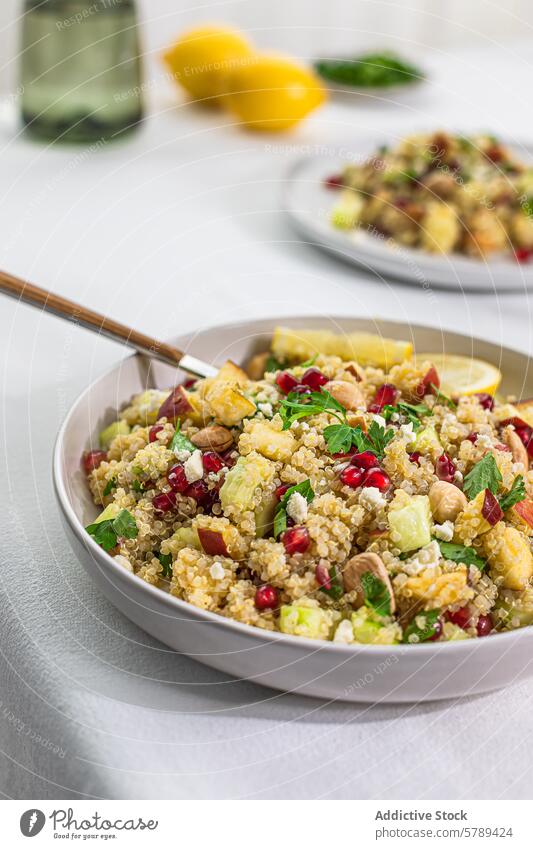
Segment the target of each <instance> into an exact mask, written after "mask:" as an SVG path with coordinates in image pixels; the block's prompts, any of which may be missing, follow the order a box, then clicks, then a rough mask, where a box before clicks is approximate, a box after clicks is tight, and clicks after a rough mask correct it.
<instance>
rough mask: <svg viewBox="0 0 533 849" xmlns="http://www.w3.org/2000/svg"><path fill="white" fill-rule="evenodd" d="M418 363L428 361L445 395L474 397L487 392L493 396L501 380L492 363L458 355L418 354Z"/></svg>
mask: <svg viewBox="0 0 533 849" xmlns="http://www.w3.org/2000/svg"><path fill="white" fill-rule="evenodd" d="M416 359H417V361H418V362H422V361H423V360H430V361H431V362H432V363H433V365H434V366H435V368H436V369H437V372H438V375H439V377H440V388H441V389H442V391H443V392H444V393H445V394H446V395H474V394H475V393H476V392H488V393H489V395H494V393H495V392H496V390H497V389H498V386H499V385H500V383H501V380H502V373H501V371H500V370H499V368H497V367H496V366H494V365H492V363H487V362H486V361H485V360H476V359H475V358H474V357H463V356H460V355H459V354H443V353H442V352H441V353H439V354H431V353H429V354H425V353H422V354H418V353H417V355H416Z"/></svg>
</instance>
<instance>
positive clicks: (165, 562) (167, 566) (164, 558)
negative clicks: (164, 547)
mask: <svg viewBox="0 0 533 849" xmlns="http://www.w3.org/2000/svg"><path fill="white" fill-rule="evenodd" d="M156 557H157V559H158V560H159V562H160V563H161V566H162V567H163V577H164V578H171V577H172V555H171V554H161V552H159V554H157V555H156Z"/></svg>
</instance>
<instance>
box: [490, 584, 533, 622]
mask: <svg viewBox="0 0 533 849" xmlns="http://www.w3.org/2000/svg"><path fill="white" fill-rule="evenodd" d="M496 610H497V611H498V616H500V617H501V618H502V619H503V622H504V624H505V625H506V626H509V625H510V624H511V621H512V620H513V619H517V620H518V623H519V625H518V627H519V628H522V627H523V626H524V625H533V592H532V591H531V590H526V591H525V592H524V593H520V594H518V595H517V596H516V597H515V598H505V599H498V601H497V602H496ZM500 610H501V611H502V612H503V611H505V613H503V615H502V614H500V612H499V611H500Z"/></svg>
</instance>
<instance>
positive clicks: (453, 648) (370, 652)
mask: <svg viewBox="0 0 533 849" xmlns="http://www.w3.org/2000/svg"><path fill="white" fill-rule="evenodd" d="M276 323H278V322H277V321H275V320H273V319H270V320H269V319H264V320H260V321H251V322H246V323H241V324H237V325H231V326H229V325H224V326H222V327H215V328H212V329H210V330H206V331H202V332H201V333H198V334H195V335H190V336H186V337H181V338H179V339H177V340H176V342H177V343H178V344H179V345H180V347H181V348H182V349H184V350H187V351H189V352H190V353H192V354H195V355H196V356H198V357H202V358H204V359H206V360H208V361H211V362H213V363H217V362H221V361H223V360H224V359H226V358H227V357H231V358H232V359H234V360H236V361H237V362H239V361H241V362H242V361H243V360H244V359H245V358H246V356H247V355H248V354H249V353H250V352H251V351H252V350H253V349H256V350H261V349H262V350H264V349H265V348H266V343H267V341H268V339H269V338H270V331H271V330H272V328H273V327H274V325H275V324H276ZM283 324H285V325H288V326H293V327H298V326H299V327H325V326H329V327H333V329H335V330H337V331H349V330H356V329H366V330H371V331H373V332H379V333H382V334H383V335H385V336H389V337H396V338H404V339H406V338H408V339H412V340H413V342H414V344H415V347H416V348H418V350H426V351H427V350H437V351H438V350H441V349H443V347H444V348H445V350H446V351H447V352H450V353H463V354H472V355H473V356H479V357H483V358H484V359H487V360H490V361H492V362H494V363H496V364H498V365H499V366H500V367H501V368H502V370H503V372H504V375H505V378H504V386H503V389H504V391H507V392H512V393H516V394H517V395H518V396H522V397H527V396H531V395H533V379H532V377H531V375H530V374H529V373H528V358H527V357H526V356H525V355H524V354H520V353H518V352H516V351H512V350H510V349H500V348H498V347H497V346H495V345H491V344H489V343H488V342H484V341H481V340H478V339H471V338H469V337H466V336H461V335H459V334H457V333H448V332H446V333H443V332H441V331H439V330H435V329H431V328H427V327H421V326H416V325H406V324H400V323H395V322H387V321H375V322H374V321H372V322H369V321H368V320H363V319H356V318H354V319H347V318H329V319H327V320H326V319H324V318H314V319H309V318H306V319H298V318H284V319H283ZM152 370H153V373H152V374H149V369H148V368H147V365H146V362H145V361H144V360H143V359H142V358H140V357H136V356H132V357H129V358H128V359H126V360H124V361H122V362H121V363H119V364H118V365H116V366H115V367H114V368H113V369H112V370H111V371H109V372H108V373H107V374H105V375H103V376H102V377H100V378H99V379H97V380H96V381H94V383H92V384H91V386H89V388H88V389H86V390H85V392H84V393H83V394H82V395H81V396H80V397H79V398H78V400H77V401H76V402H75V404H74V405H73V407H72V409H71V411H70V412H69V414H68V416H67V418H66V420H65V422H64V424H63V426H62V428H61V430H60V432H59V435H58V438H57V443H56V446H55V452H54V468H53V474H54V484H55V491H56V495H57V499H58V502H59V506H60V508H61V514H62V519H63V522H64V526H65V530H66V533H67V536H68V538H69V540H70V543H71V545H72V548H73V549H74V551H75V553H76V555H77V556H78V558H79V559H80V561H81V563H82V564H83V566H84V567H85V569H86V570H87V571H88V573H89V574H90V575H91V577H92V578H93V580H94V581H95V582H96V584H97V585H98V586H99V587H100V589H101V590H102V592H103V593H104V594H105V595H106V596H107V598H108V599H109V600H110V601H111V603H112V604H114V605H115V606H116V607H117V608H118V609H119V610H120V611H121V612H122V613H123V614H124V615H125V616H127V617H128V618H129V619H131V620H132V621H133V622H135V623H136V624H137V625H139V626H140V627H141V628H143V629H144V630H145V631H147V632H148V633H149V634H152V635H153V636H154V637H156V638H158V639H159V640H161V641H162V642H163V643H165V644H166V645H167V646H171V647H172V648H173V649H176V650H177V651H179V652H183V653H185V654H187V655H189V656H191V657H194V658H196V659H197V660H199V661H201V662H202V663H206V664H208V665H209V666H212V667H214V668H215V669H219V670H222V671H224V672H226V673H227V674H228V675H229V676H232V677H236V678H247V679H251V680H253V681H256V682H259V683H261V684H265V685H267V686H269V687H274V688H276V689H278V690H284V691H295V692H298V693H305V694H307V695H311V696H318V697H321V698H326V699H340V700H345V701H360V702H405V701H421V700H432V699H443V698H452V697H458V696H464V695H471V694H473V693H481V692H485V691H487V690H494V689H496V688H499V687H504V686H506V685H508V684H511V683H512V682H514V681H517V680H519V679H522V678H524V677H526V676H528V675H531V674H532V673H533V628H523V629H520V630H517V631H513V632H509V633H505V634H497V635H492V636H488V637H485V638H483V639H477V640H465V641H460V642H456V643H442V644H438V643H427V644H425V645H420V646H383V647H380V646H358V647H352V646H344V645H336V644H333V643H330V642H321V641H317V640H306V639H299V638H297V637H290V636H286V635H284V634H280V633H270V632H267V631H262V630H260V629H258V628H253V627H250V626H248V625H242V624H240V623H238V622H234V621H232V620H231V619H225V618H223V617H221V616H218V615H217V614H213V613H208V612H205V611H202V610H199V609H197V608H196V607H193V606H192V605H190V604H187V603H186V602H184V601H180V600H178V599H176V598H174V597H173V596H170V595H169V594H167V593H165V592H162V591H161V590H158V589H156V588H155V587H151V586H149V585H148V584H146V583H145V582H144V581H142V580H141V579H140V578H137V577H135V575H132V574H130V573H129V572H127V571H126V570H125V569H124V568H123V567H121V566H119V565H118V564H117V563H116V562H115V561H114V560H113V559H112V557H110V556H109V555H107V554H106V553H105V552H104V551H103V550H102V549H101V548H100V547H99V546H98V545H96V543H95V542H94V541H93V540H92V539H91V538H90V537H89V536H88V535H87V534H86V533H85V531H84V526H85V525H87V524H88V523H89V522H90V521H91V520H92V519H93V518H94V517H95V515H96V513H97V510H96V508H95V506H94V504H93V503H92V500H91V498H90V496H89V492H88V488H87V485H86V481H85V476H84V474H83V472H82V469H81V465H80V458H81V456H82V453H83V451H84V450H86V449H87V448H89V447H90V446H91V444H94V443H95V439H94V437H95V435H96V434H97V433H98V431H99V430H100V429H101V427H102V426H103V425H104V424H106V423H108V422H109V420H111V419H112V418H113V416H114V413H115V411H116V410H117V408H119V407H120V406H122V405H123V404H124V403H125V402H126V401H127V400H129V398H130V397H131V396H132V395H133V394H135V393H138V392H141V391H143V389H145V388H146V387H147V386H157V387H159V388H165V387H168V386H170V385H172V384H173V383H175V382H176V374H175V372H174V371H173V370H172V369H171V368H170V367H165V366H162V365H159V364H156V365H155V366H153V367H152ZM181 377H182V376H179V379H181ZM91 438H92V442H91Z"/></svg>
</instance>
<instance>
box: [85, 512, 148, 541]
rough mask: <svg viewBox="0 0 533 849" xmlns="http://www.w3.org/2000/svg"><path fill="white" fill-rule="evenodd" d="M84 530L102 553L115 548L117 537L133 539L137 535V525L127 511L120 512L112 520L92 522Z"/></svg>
mask: <svg viewBox="0 0 533 849" xmlns="http://www.w3.org/2000/svg"><path fill="white" fill-rule="evenodd" d="M85 530H86V531H87V533H88V534H90V535H91V536H92V538H93V539H94V541H95V542H97V543H98V545H100V546H101V547H102V548H103V549H104V551H111V550H112V549H113V548H115V547H116V545H117V542H118V538H119V537H124V539H135V538H136V537H137V535H138V533H139V530H138V528H137V523H136V521H135V519H134V518H133V516H132V515H131V513H130V512H129V510H121V511H120V513H118V514H117V515H116V516H115V518H114V519H104V521H103V522H94V523H93V524H92V525H88V526H87V527H86V528H85Z"/></svg>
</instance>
